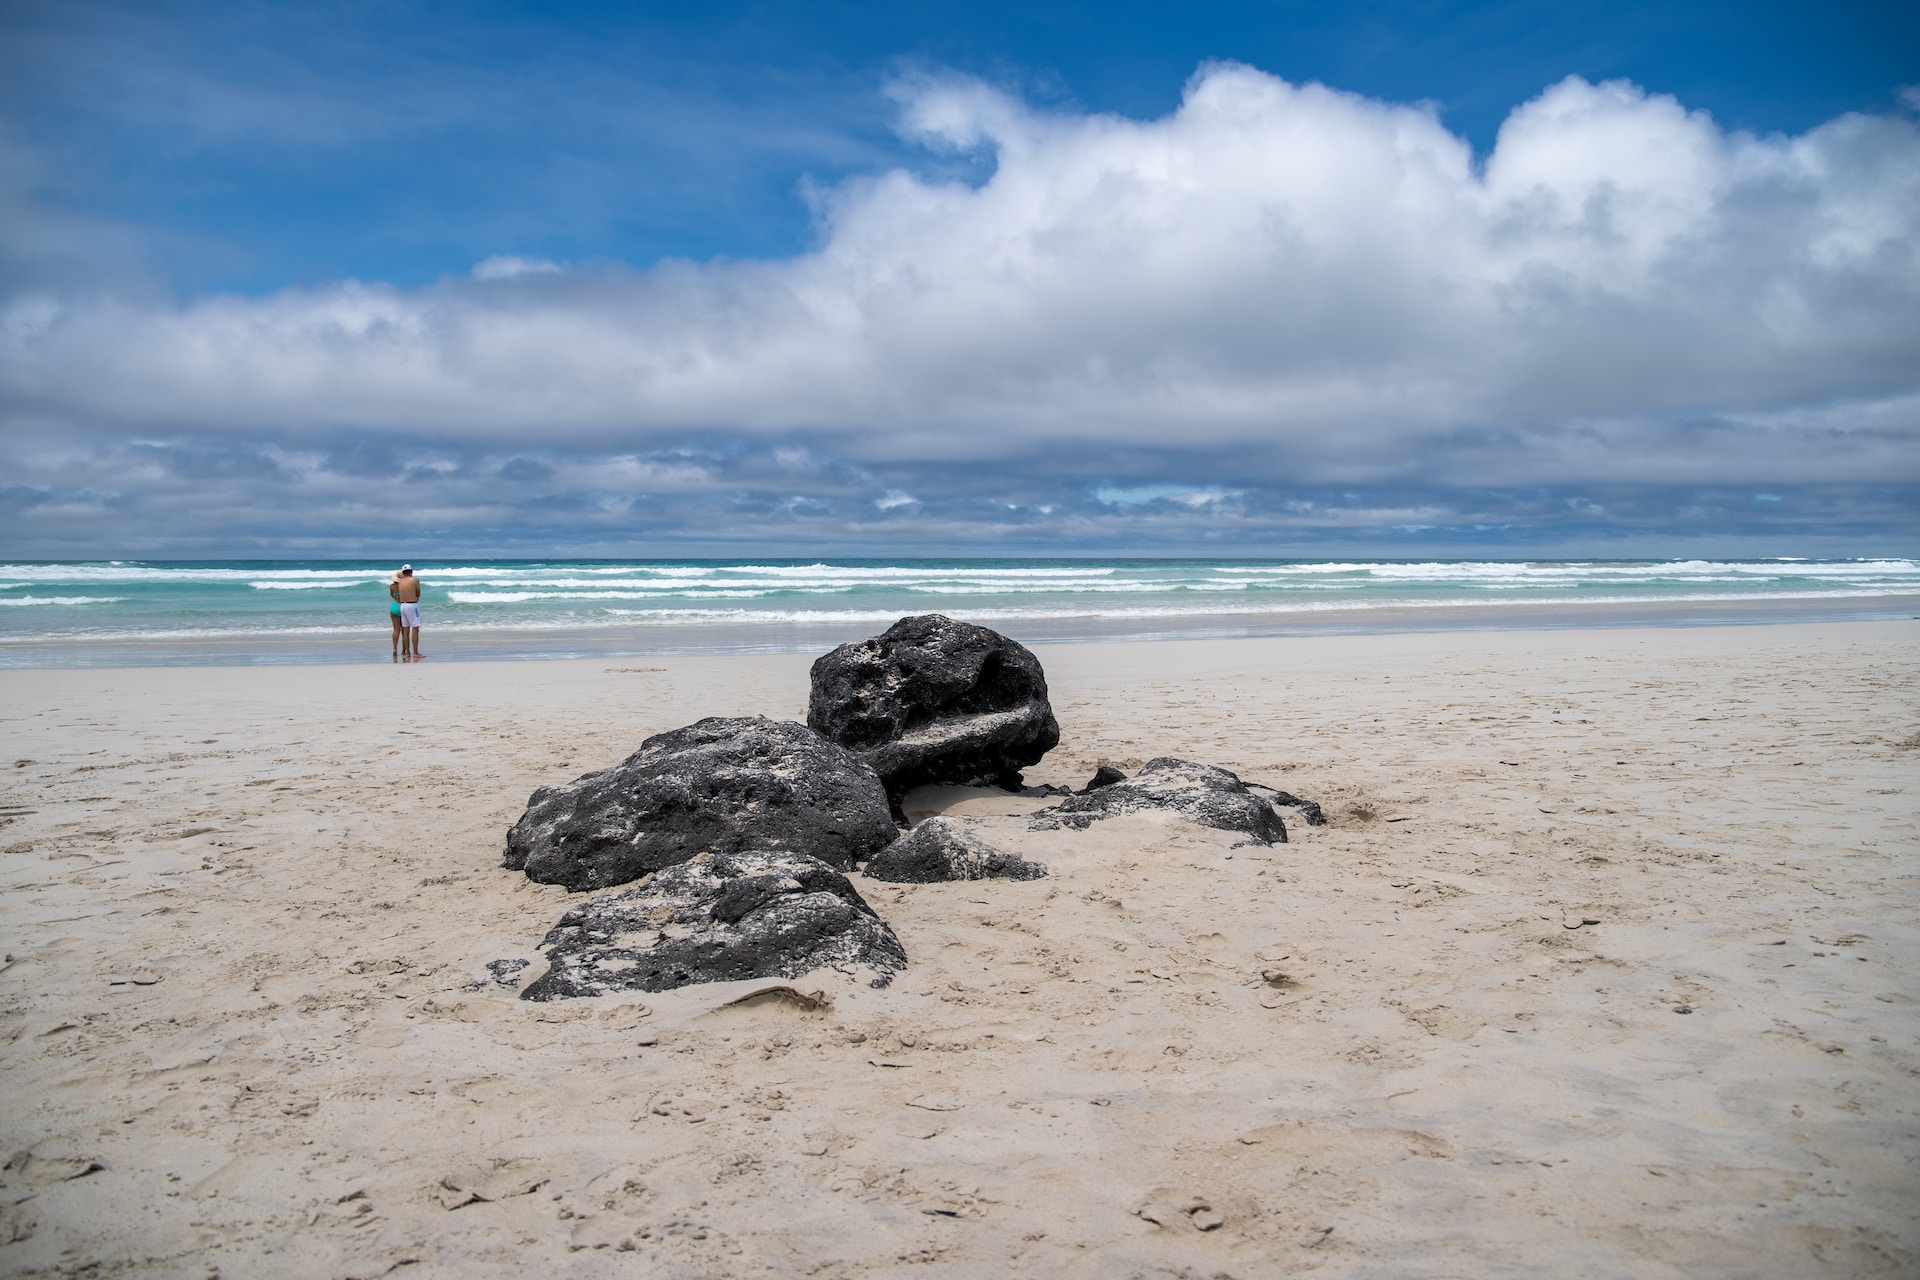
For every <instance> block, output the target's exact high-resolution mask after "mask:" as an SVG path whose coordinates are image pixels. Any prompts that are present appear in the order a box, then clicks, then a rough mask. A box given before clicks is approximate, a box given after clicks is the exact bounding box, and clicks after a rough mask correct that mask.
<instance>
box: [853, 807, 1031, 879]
mask: <svg viewBox="0 0 1920 1280" xmlns="http://www.w3.org/2000/svg"><path fill="white" fill-rule="evenodd" d="M866 873H867V877H868V878H869V879H872V880H890V881H893V882H894V883H896V884H933V883H936V882H939V881H943V880H1038V879H1040V878H1041V877H1042V876H1044V875H1046V874H1047V869H1046V868H1045V867H1044V866H1041V865H1040V864H1039V863H1037V862H1029V861H1027V860H1026V859H1025V858H1022V857H1019V856H1017V855H1015V854H1011V853H1006V852H1003V851H1002V850H999V849H996V848H994V847H993V846H992V845H990V844H988V843H987V842H986V841H984V840H982V839H981V838H980V837H979V836H978V835H976V834H974V832H973V831H971V830H970V829H968V827H967V826H966V825H965V824H964V823H962V822H959V821H956V820H955V819H953V818H928V819H927V820H926V821H925V822H922V823H921V824H920V825H919V826H917V827H915V828H914V829H913V830H912V831H911V832H910V833H908V834H907V835H904V836H902V837H900V839H899V840H897V841H895V842H894V843H893V844H892V845H891V846H889V847H888V848H885V849H882V850H881V851H880V852H879V853H877V854H875V855H874V856H873V861H872V862H869V863H868V864H867V868H866Z"/></svg>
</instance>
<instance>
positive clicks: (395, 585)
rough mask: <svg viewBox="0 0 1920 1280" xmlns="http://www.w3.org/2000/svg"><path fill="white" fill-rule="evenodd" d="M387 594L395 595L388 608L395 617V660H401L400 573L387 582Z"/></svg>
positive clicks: (393, 617) (388, 611)
mask: <svg viewBox="0 0 1920 1280" xmlns="http://www.w3.org/2000/svg"><path fill="white" fill-rule="evenodd" d="M387 594H388V595H390V596H392V597H393V603H392V605H391V606H389V608H388V609H387V615H388V616H389V617H391V618H392V619H393V660H394V661H395V662H398V661H400V575H399V574H398V573H396V574H394V575H393V577H392V578H391V579H390V580H389V581H388V583H387Z"/></svg>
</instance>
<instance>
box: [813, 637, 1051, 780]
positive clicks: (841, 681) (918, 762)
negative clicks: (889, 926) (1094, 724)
mask: <svg viewBox="0 0 1920 1280" xmlns="http://www.w3.org/2000/svg"><path fill="white" fill-rule="evenodd" d="M807 724H808V725H809V726H811V727H812V728H814V729H815V730H818V731H819V732H820V733H822V734H824V735H825V736H826V737H828V738H831V739H832V740H833V741H835V742H837V743H839V744H840V745H841V746H843V747H846V748H848V749H849V750H852V751H857V752H859V753H860V755H861V756H862V757H864V758H865V759H866V761H867V762H868V763H869V764H871V765H872V766H873V767H874V770H875V771H876V772H877V773H879V775H880V780H881V781H882V782H883V783H885V784H886V788H887V792H888V794H889V795H891V796H893V797H895V798H896V799H897V798H898V797H899V796H901V795H903V794H905V793H906V792H907V791H909V790H911V789H912V788H914V787H917V786H920V785H922V784H923V783H951V784H956V785H959V786H1000V787H1005V788H1007V789H1008V790H1018V789H1019V787H1020V771H1021V770H1022V769H1024V768H1027V767H1028V766H1029V765H1033V764H1036V763H1038V762H1039V760H1040V757H1041V756H1043V755H1045V754H1046V753H1047V752H1048V751H1050V750H1052V749H1053V747H1054V746H1055V745H1057V744H1058V743H1059V741H1060V724H1059V722H1058V721H1057V720H1055V719H1054V718H1053V707H1052V706H1051V705H1050V704H1049V703H1048V702H1047V677H1046V674H1045V673H1044V672H1042V671H1041V669H1040V660H1039V659H1038V658H1036V657H1034V656H1033V654H1032V653H1030V652H1029V651H1028V650H1027V648H1026V647H1025V646H1024V645H1021V644H1018V643H1016V642H1014V641H1012V640H1009V639H1007V638H1006V637H1005V636H1003V635H1001V634H1000V633H999V632H997V631H991V630H989V629H987V628H986V627H978V626H974V625H973V624H972V623H970V622H955V621H954V620H953V619H951V618H947V617H943V616H941V615H940V614H937V613H928V614H922V615H921V616H919V617H916V618H902V619H900V621H898V622H896V623H894V624H893V625H892V626H891V627H888V628H887V630H886V631H885V632H884V633H882V634H881V635H878V636H875V637H873V638H872V639H870V640H862V641H859V642H858V643H855V644H843V645H841V646H840V647H839V648H838V649H835V650H834V651H833V652H832V653H829V654H826V655H825V656H823V657H822V658H820V659H819V661H817V662H815V663H814V664H813V694H812V697H811V698H810V699H809V700H808V703H807Z"/></svg>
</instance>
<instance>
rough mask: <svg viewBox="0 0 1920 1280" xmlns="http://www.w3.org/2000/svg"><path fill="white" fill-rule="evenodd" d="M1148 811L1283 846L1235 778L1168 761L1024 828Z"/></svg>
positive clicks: (1271, 819)
mask: <svg viewBox="0 0 1920 1280" xmlns="http://www.w3.org/2000/svg"><path fill="white" fill-rule="evenodd" d="M1261 790H1263V791H1264V790H1270V789H1269V788H1261ZM1151 809H1161V810H1169V811H1172V812H1174V813H1177V814H1179V815H1180V816H1181V817H1183V818H1186V819H1187V820H1188V821H1190V822H1197V823H1199V824H1200V825H1201V826H1203V827H1218V828H1219V829H1220V830H1222V831H1238V832H1241V833H1243V834H1245V835H1247V836H1249V837H1251V838H1252V839H1253V841H1254V842H1255V843H1257V844H1285V843H1286V841H1287V824H1286V823H1285V822H1284V821H1283V820H1282V819H1281V817H1280V813H1279V811H1278V810H1277V809H1275V808H1274V807H1273V803H1272V802H1271V801H1269V800H1268V799H1267V798H1266V797H1265V796H1263V795H1260V794H1258V793H1257V792H1256V791H1255V790H1254V789H1253V788H1251V787H1249V786H1248V785H1247V784H1246V783H1244V782H1242V781H1240V779H1239V777H1238V776H1237V775H1235V774H1233V773H1231V772H1229V771H1227V770H1225V769H1220V768H1216V767H1214V766H1213V765H1210V764H1195V763H1193V762H1192V761H1190V760H1176V759H1174V758H1173V757H1172V756H1160V757H1159V758H1157V759H1154V760H1149V761H1147V764H1146V767H1145V768H1143V769H1141V770H1140V772H1139V773H1137V774H1135V775H1134V776H1133V777H1131V778H1126V779H1123V780H1122V781H1119V782H1111V783H1108V784H1107V785H1105V786H1102V787H1100V788H1099V789H1098V790H1096V791H1087V792H1082V793H1081V794H1079V795H1074V796H1069V797H1068V798H1067V799H1065V800H1062V801H1061V802H1060V803H1059V804H1057V805H1055V806H1054V807H1053V808H1051V809H1046V810H1043V811H1042V812H1040V813H1038V814H1035V815H1034V817H1033V819H1032V821H1031V822H1030V823H1029V826H1030V827H1031V828H1032V829H1033V830H1035V831H1044V830H1052V829H1057V828H1059V827H1071V828H1073V829H1074V830H1076V831H1085V830H1086V829H1087V828H1088V827H1090V826H1092V825H1093V824H1094V823H1095V822H1097V821H1099V820H1100V819H1101V818H1111V817H1115V816H1117V815H1119V814H1123V813H1140V812H1143V811H1146V810H1151Z"/></svg>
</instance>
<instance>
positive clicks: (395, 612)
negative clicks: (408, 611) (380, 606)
mask: <svg viewBox="0 0 1920 1280" xmlns="http://www.w3.org/2000/svg"><path fill="white" fill-rule="evenodd" d="M387 612H388V613H390V614H392V615H393V616H394V617H396V618H397V617H399V616H400V602H399V601H398V600H395V601H394V602H393V607H392V608H391V609H389V610H387Z"/></svg>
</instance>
